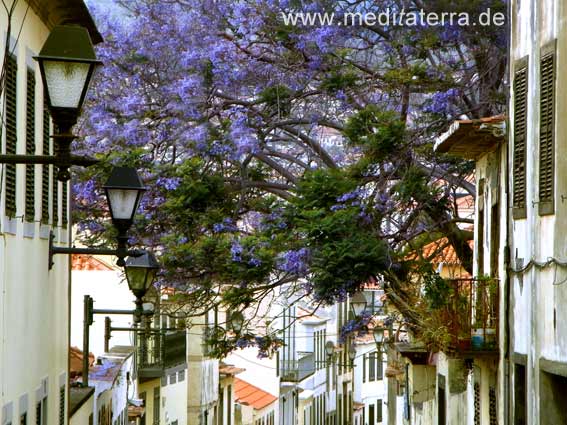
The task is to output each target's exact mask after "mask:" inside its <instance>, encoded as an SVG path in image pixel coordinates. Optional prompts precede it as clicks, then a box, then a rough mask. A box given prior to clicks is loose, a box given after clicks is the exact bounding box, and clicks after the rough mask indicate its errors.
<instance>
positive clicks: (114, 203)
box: [108, 189, 138, 220]
mask: <svg viewBox="0 0 567 425" xmlns="http://www.w3.org/2000/svg"><path fill="white" fill-rule="evenodd" d="M137 200H138V191H137V190H132V189H108V203H109V205H110V213H111V214H112V218H113V219H115V220H130V219H131V218H132V217H133V215H134V213H135V212H136V208H137V206H138V205H137Z"/></svg>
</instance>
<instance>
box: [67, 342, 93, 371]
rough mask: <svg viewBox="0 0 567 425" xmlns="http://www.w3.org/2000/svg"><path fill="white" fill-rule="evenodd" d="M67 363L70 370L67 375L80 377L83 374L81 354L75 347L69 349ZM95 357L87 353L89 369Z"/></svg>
mask: <svg viewBox="0 0 567 425" xmlns="http://www.w3.org/2000/svg"><path fill="white" fill-rule="evenodd" d="M69 361H70V370H69V374H70V375H71V376H72V377H74V376H80V375H82V372H83V352H82V351H81V350H80V349H78V348H77V347H71V348H69ZM94 361H95V356H94V354H93V353H89V367H91V366H92V365H93V364H94Z"/></svg>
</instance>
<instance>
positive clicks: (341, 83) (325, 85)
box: [321, 71, 359, 93]
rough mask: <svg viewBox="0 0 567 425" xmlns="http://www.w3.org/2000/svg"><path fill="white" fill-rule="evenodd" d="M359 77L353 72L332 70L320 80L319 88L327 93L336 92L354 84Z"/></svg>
mask: <svg viewBox="0 0 567 425" xmlns="http://www.w3.org/2000/svg"><path fill="white" fill-rule="evenodd" d="M358 79H359V77H358V76H357V75H356V74H355V73H354V72H349V71H347V72H342V73H341V72H334V73H332V74H331V75H330V76H329V77H327V78H326V79H325V80H323V81H322V82H321V88H322V89H323V90H326V91H328V92H329V93H337V92H338V91H339V90H345V89H348V88H351V87H355V86H356V82H357V81H358Z"/></svg>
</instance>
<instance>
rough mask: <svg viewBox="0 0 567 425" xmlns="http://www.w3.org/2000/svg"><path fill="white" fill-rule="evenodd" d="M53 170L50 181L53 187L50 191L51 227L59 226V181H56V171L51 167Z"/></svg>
mask: <svg viewBox="0 0 567 425" xmlns="http://www.w3.org/2000/svg"><path fill="white" fill-rule="evenodd" d="M52 169H53V176H52V181H53V186H52V187H51V190H52V191H53V195H52V199H53V200H52V203H53V206H52V208H53V213H52V214H53V226H55V227H56V226H59V209H58V207H59V180H57V173H56V169H55V167H52Z"/></svg>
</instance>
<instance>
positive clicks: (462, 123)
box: [434, 115, 506, 159]
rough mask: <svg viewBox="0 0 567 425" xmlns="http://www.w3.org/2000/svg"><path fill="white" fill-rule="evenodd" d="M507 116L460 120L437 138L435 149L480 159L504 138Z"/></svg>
mask: <svg viewBox="0 0 567 425" xmlns="http://www.w3.org/2000/svg"><path fill="white" fill-rule="evenodd" d="M505 124H506V118H505V117H504V116H503V115H497V116H493V117H487V118H481V119H478V120H459V121H455V122H454V123H453V124H451V127H450V128H449V130H448V131H447V132H445V133H443V134H442V135H441V136H439V137H438V138H437V141H436V142H435V147H434V150H435V151H437V152H440V153H450V154H452V155H456V156H460V157H463V158H466V159H478V158H479V157H481V156H482V155H484V154H485V153H487V152H490V151H492V150H494V149H495V148H496V146H497V145H498V144H499V143H500V142H501V141H503V140H504V136H505V133H506V126H505Z"/></svg>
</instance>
